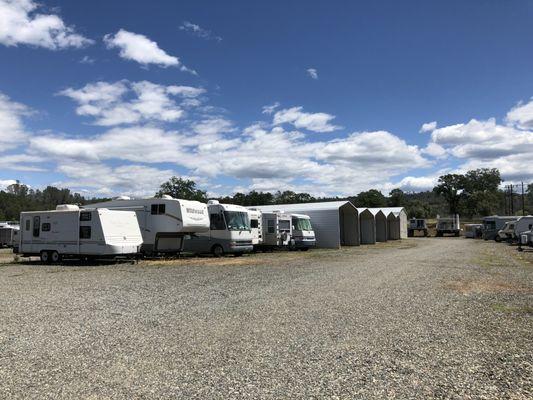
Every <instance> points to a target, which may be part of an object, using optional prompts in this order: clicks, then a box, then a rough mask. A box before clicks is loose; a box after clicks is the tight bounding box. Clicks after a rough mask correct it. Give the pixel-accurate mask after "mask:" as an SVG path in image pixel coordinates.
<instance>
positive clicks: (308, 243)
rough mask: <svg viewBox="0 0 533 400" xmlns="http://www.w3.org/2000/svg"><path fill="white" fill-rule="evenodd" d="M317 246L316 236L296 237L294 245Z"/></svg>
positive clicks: (300, 247) (302, 246)
mask: <svg viewBox="0 0 533 400" xmlns="http://www.w3.org/2000/svg"><path fill="white" fill-rule="evenodd" d="M315 246H316V240H315V238H301V239H300V238H294V247H295V248H297V249H302V248H310V247H315Z"/></svg>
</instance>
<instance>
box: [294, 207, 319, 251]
mask: <svg viewBox="0 0 533 400" xmlns="http://www.w3.org/2000/svg"><path fill="white" fill-rule="evenodd" d="M291 218H292V239H293V246H294V248H296V249H300V250H303V251H307V250H309V249H310V248H311V247H315V246H316V239H315V232H314V231H313V226H312V225H311V217H309V215H304V214H291Z"/></svg>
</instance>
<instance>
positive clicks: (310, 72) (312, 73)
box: [307, 68, 318, 79]
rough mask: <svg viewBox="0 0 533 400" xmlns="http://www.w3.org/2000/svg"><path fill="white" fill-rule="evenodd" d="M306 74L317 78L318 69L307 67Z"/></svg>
mask: <svg viewBox="0 0 533 400" xmlns="http://www.w3.org/2000/svg"><path fill="white" fill-rule="evenodd" d="M307 75H308V76H310V77H311V79H318V71H317V70H316V68H308V69H307Z"/></svg>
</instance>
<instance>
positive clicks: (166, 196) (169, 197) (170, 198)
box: [161, 194, 174, 200]
mask: <svg viewBox="0 0 533 400" xmlns="http://www.w3.org/2000/svg"><path fill="white" fill-rule="evenodd" d="M161 198H162V199H167V200H174V197H172V196H170V195H168V194H164V195H163V196H161Z"/></svg>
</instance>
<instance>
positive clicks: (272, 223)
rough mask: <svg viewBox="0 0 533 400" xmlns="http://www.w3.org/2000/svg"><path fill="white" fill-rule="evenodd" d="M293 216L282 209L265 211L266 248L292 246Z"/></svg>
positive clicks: (264, 243)
mask: <svg viewBox="0 0 533 400" xmlns="http://www.w3.org/2000/svg"><path fill="white" fill-rule="evenodd" d="M293 244H294V241H293V239H292V217H291V214H287V213H283V212H281V211H270V212H268V211H263V242H262V243H261V245H260V246H261V247H262V248H264V249H274V248H277V247H287V246H292V245H293Z"/></svg>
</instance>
